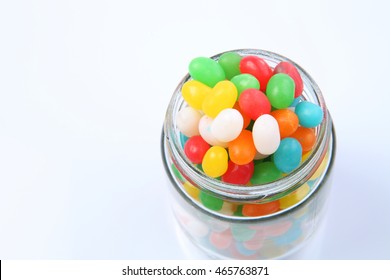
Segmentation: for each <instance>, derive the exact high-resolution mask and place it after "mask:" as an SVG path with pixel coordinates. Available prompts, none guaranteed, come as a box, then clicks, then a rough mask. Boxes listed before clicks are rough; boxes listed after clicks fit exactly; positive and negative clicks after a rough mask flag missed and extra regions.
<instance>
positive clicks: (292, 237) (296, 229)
mask: <svg viewBox="0 0 390 280" xmlns="http://www.w3.org/2000/svg"><path fill="white" fill-rule="evenodd" d="M302 234H303V232H302V230H301V228H300V226H299V225H297V224H294V225H293V226H292V227H291V228H290V229H289V231H288V232H287V233H286V234H283V235H280V236H278V237H275V238H274V239H273V240H274V242H275V244H277V245H279V246H281V245H292V243H293V242H295V241H297V239H299V237H301V235H302Z"/></svg>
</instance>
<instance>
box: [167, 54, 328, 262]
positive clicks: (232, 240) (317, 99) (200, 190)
mask: <svg viewBox="0 0 390 280" xmlns="http://www.w3.org/2000/svg"><path fill="white" fill-rule="evenodd" d="M236 52H237V53H239V54H240V55H241V56H247V55H256V56H259V57H261V58H263V59H264V60H265V61H266V62H267V63H268V64H269V65H270V66H271V67H272V68H273V67H275V65H277V64H278V63H279V62H281V61H289V62H291V63H293V64H294V65H295V66H296V67H297V69H298V70H299V72H300V74H301V77H302V80H303V83H304V90H303V94H302V98H303V100H308V101H310V102H312V103H315V104H318V105H319V106H321V107H322V109H323V111H324V119H323V121H322V123H321V124H320V125H319V126H318V127H316V134H317V141H316V143H315V145H314V148H313V149H312V152H311V153H310V154H309V155H307V157H303V158H305V159H304V160H303V161H302V163H301V165H300V166H299V167H298V168H297V169H296V170H294V171H292V172H291V173H290V174H288V175H287V176H285V177H283V178H281V179H279V180H277V181H274V182H272V183H267V184H263V185H253V186H239V185H232V184H228V183H224V182H222V181H220V180H218V179H213V178H210V177H208V176H206V175H205V174H204V173H203V172H202V171H201V170H200V169H198V168H197V167H196V166H194V165H193V164H192V163H191V162H189V161H188V160H187V158H186V156H185V155H184V151H183V143H182V141H183V137H181V134H180V132H179V131H178V129H177V127H176V123H175V122H176V114H177V112H178V111H179V110H180V109H181V108H183V107H185V106H187V104H186V103H185V101H184V100H183V98H182V96H181V91H180V90H181V87H182V85H183V83H185V82H186V81H187V80H189V79H190V76H189V75H186V76H185V77H184V79H183V80H182V81H181V82H180V84H179V85H178V87H177V89H176V90H175V92H174V94H173V97H172V99H171V102H170V104H169V106H168V109H167V114H166V119H165V123H164V131H163V138H162V153H163V161H164V164H165V166H166V169H167V173H168V175H169V178H170V179H171V182H172V185H173V192H174V194H175V195H174V197H175V202H177V203H175V204H174V212H175V215H176V217H177V220H178V222H179V224H180V225H181V226H182V229H183V231H184V232H185V233H186V235H187V236H188V237H190V239H191V240H192V241H193V242H194V243H195V244H196V245H197V246H198V247H200V248H202V249H203V250H204V251H205V252H206V253H207V254H208V255H210V256H211V257H213V258H232V259H247V258H249V259H268V258H283V257H286V256H288V255H289V254H291V253H292V252H294V251H295V250H296V249H297V248H299V247H301V245H303V244H304V241H306V240H307V239H308V238H309V237H310V236H311V235H312V233H313V232H314V231H315V229H316V227H317V226H318V223H319V221H320V217H321V213H322V211H321V210H322V206H323V204H324V203H323V202H324V201H325V199H326V193H327V191H326V189H327V185H328V184H326V182H328V181H329V180H327V179H328V177H329V176H330V171H331V165H332V162H333V160H334V154H335V138H334V136H335V135H334V131H333V128H332V120H331V118H330V115H329V113H328V111H327V108H326V105H325V101H324V99H323V97H322V94H321V91H320V89H319V88H318V86H317V84H316V83H315V82H314V81H313V80H312V79H311V77H310V76H309V75H308V74H307V73H306V72H305V71H304V70H303V69H302V68H300V67H299V66H298V65H296V64H295V63H294V62H292V61H291V60H289V59H287V58H285V57H282V56H280V55H277V54H274V53H271V52H266V51H261V50H249V49H248V50H237V51H236ZM220 55H221V54H219V55H216V56H214V57H212V58H213V59H215V60H218V58H219V56H220ZM210 201H211V202H212V203H210ZM246 205H251V206H253V205H260V206H259V207H260V209H262V207H263V206H265V205H278V209H277V210H276V211H275V209H273V210H272V213H271V212H270V213H267V211H259V212H258V213H259V214H258V215H257V216H253V215H252V216H245V215H243V213H242V209H243V208H244V207H247V206H246ZM273 207H274V206H273ZM263 208H264V209H266V208H267V207H263Z"/></svg>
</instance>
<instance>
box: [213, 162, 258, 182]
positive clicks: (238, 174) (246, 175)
mask: <svg viewBox="0 0 390 280" xmlns="http://www.w3.org/2000/svg"><path fill="white" fill-rule="evenodd" d="M253 170H254V164H253V161H251V162H249V163H247V164H244V165H238V164H235V163H234V162H232V161H231V160H229V162H228V169H227V171H226V172H225V174H223V175H222V178H221V179H222V181H223V182H226V183H230V184H237V185H245V184H247V183H248V182H249V180H250V179H251V177H252V175H253Z"/></svg>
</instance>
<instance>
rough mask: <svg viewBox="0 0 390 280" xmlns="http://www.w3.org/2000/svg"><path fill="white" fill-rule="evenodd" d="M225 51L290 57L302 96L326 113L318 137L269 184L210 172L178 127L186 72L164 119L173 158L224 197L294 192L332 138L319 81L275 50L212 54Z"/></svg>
mask: <svg viewBox="0 0 390 280" xmlns="http://www.w3.org/2000/svg"><path fill="white" fill-rule="evenodd" d="M226 52H236V53H238V54H240V55H241V56H243V57H244V56H249V55H255V56H259V57H261V58H263V59H265V60H266V61H267V63H271V62H272V63H274V64H276V63H279V62H281V61H288V62H290V63H291V64H293V65H294V66H295V67H296V68H297V70H298V71H299V73H300V75H301V78H302V81H303V83H304V89H303V93H302V96H303V97H304V98H305V100H310V101H311V102H314V103H316V104H318V105H319V106H320V107H321V108H322V110H323V113H324V118H323V121H322V123H321V124H320V125H319V126H318V127H317V128H316V133H317V139H316V143H315V145H314V147H313V149H312V152H311V154H310V155H309V157H308V158H307V159H306V160H305V161H304V162H303V163H302V164H300V166H299V167H297V168H296V169H295V170H293V171H292V172H290V173H289V174H287V175H286V176H285V177H282V178H280V179H278V180H275V181H273V182H270V183H266V184H258V185H251V186H245V185H236V184H230V183H226V182H223V181H220V180H218V179H215V178H211V177H209V176H207V175H206V174H205V173H204V172H203V171H201V170H200V169H199V168H197V167H196V166H195V165H194V164H193V163H191V162H190V161H189V160H188V159H187V157H186V156H185V154H184V149H183V148H182V144H181V140H180V136H179V132H178V130H177V129H176V113H177V112H178V111H179V110H180V108H182V107H183V106H184V105H185V104H186V103H185V101H184V99H183V97H182V94H181V88H182V86H183V84H184V83H185V82H187V81H188V80H191V77H190V75H189V74H188V73H187V74H186V75H185V76H184V77H183V79H182V80H181V81H180V83H179V84H178V86H177V87H176V89H175V91H174V93H173V95H172V98H171V101H170V103H169V105H168V109H167V113H166V117H165V122H164V134H165V137H166V138H167V140H168V141H167V142H168V146H169V149H170V152H171V154H172V158H173V160H174V161H175V162H176V163H177V165H178V167H180V169H182V171H183V172H184V173H185V174H186V175H187V177H188V179H190V181H192V182H193V183H194V184H195V185H197V186H198V187H200V188H202V189H204V190H206V191H209V192H212V193H213V194H215V195H217V196H219V197H221V198H223V199H226V200H233V201H237V200H238V201H251V202H254V201H257V200H262V201H264V200H274V199H277V198H278V197H280V196H281V195H285V194H286V192H288V193H289V192H292V191H294V190H295V189H296V188H298V187H299V186H300V185H302V184H303V183H304V182H305V180H307V178H309V177H310V176H311V175H312V174H313V173H314V172H315V170H316V169H317V168H318V166H319V164H320V162H321V161H322V159H323V158H324V156H325V152H326V151H327V148H328V141H326V139H329V138H330V136H331V133H332V120H331V118H330V114H329V112H328V110H327V107H326V104H325V100H324V98H323V96H322V92H321V90H320V89H319V87H318V85H317V83H316V82H315V81H314V79H313V78H312V77H311V76H310V75H309V74H308V73H307V72H306V71H305V70H304V69H303V68H302V67H301V66H299V65H298V64H297V63H296V62H294V61H292V60H291V59H289V58H287V57H284V56H282V55H279V54H277V53H274V52H270V51H266V50H260V49H235V50H230V51H225V52H222V53H219V54H216V55H214V56H212V57H211V58H212V59H214V60H218V59H219V57H220V56H221V55H222V54H224V53H226ZM330 156H331V155H330Z"/></svg>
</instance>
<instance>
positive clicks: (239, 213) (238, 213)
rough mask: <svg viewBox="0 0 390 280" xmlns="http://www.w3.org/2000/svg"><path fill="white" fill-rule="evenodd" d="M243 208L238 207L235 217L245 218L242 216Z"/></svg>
mask: <svg viewBox="0 0 390 280" xmlns="http://www.w3.org/2000/svg"><path fill="white" fill-rule="evenodd" d="M242 207H243V205H242V204H241V205H238V206H237V209H236V211H234V213H233V215H234V216H237V217H243V216H244V215H243V214H242Z"/></svg>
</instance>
